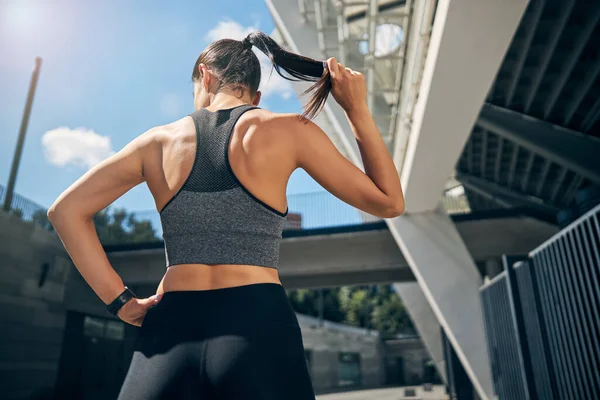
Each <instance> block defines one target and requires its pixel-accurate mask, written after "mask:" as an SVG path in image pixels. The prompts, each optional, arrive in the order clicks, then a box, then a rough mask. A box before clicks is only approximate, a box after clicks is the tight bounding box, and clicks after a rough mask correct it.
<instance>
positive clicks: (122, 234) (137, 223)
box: [94, 207, 160, 245]
mask: <svg viewBox="0 0 600 400" xmlns="http://www.w3.org/2000/svg"><path fill="white" fill-rule="evenodd" d="M94 225H95V226H96V232H97V233H98V238H99V239H100V241H101V242H102V244H105V245H107V244H122V243H147V242H153V241H157V240H160V238H159V237H158V236H157V235H156V230H155V229H154V227H153V226H152V222H151V221H148V220H138V219H137V218H136V217H135V214H133V213H128V212H127V211H126V210H125V209H122V208H119V209H115V210H113V211H112V212H111V210H110V209H109V208H108V207H107V208H105V209H104V210H102V211H100V212H98V213H96V215H94Z"/></svg>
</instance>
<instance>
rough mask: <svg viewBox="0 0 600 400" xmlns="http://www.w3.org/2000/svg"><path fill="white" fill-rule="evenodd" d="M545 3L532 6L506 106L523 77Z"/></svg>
mask: <svg viewBox="0 0 600 400" xmlns="http://www.w3.org/2000/svg"><path fill="white" fill-rule="evenodd" d="M545 3H546V1H545V0H540V1H538V2H536V3H535V5H533V6H532V7H535V9H534V10H533V12H532V16H531V20H530V21H529V24H528V25H527V28H528V29H529V30H528V31H527V34H526V36H525V39H524V40H523V42H524V43H523V48H522V49H521V53H520V54H519V59H518V60H517V63H516V65H515V66H514V67H513V75H512V80H511V82H510V85H509V87H508V92H507V94H506V102H505V106H506V108H510V105H511V103H512V99H513V96H514V94H515V91H516V90H515V89H516V88H517V83H518V82H519V79H520V78H521V71H523V65H525V59H526V58H527V55H528V54H529V49H530V48H531V42H532V41H533V37H534V36H535V32H536V30H537V26H538V23H539V21H540V16H541V15H542V10H543V9H544V5H545Z"/></svg>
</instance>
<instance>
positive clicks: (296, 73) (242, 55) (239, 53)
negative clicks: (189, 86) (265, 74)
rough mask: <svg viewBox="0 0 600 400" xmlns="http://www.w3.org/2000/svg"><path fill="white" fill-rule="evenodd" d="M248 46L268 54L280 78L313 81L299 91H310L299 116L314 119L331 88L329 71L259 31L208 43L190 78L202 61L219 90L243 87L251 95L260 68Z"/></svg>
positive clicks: (255, 88)
mask: <svg viewBox="0 0 600 400" xmlns="http://www.w3.org/2000/svg"><path fill="white" fill-rule="evenodd" d="M252 46H255V47H257V48H258V49H259V50H260V51H262V52H263V53H265V54H266V55H267V56H268V57H269V59H270V60H271V62H272V63H273V67H274V68H275V71H277V73H278V74H279V75H281V76H282V77H283V78H285V79H287V80H290V81H309V82H315V83H314V84H313V85H311V86H310V87H309V88H308V89H307V90H306V91H304V92H303V93H302V95H304V94H307V93H311V92H312V94H311V97H310V99H309V101H308V102H307V103H306V105H305V107H304V113H303V114H302V116H303V117H306V118H309V119H312V118H314V117H315V116H316V115H317V114H318V113H319V111H321V109H322V108H323V106H324V105H325V101H326V100H327V96H328V95H329V92H330V91H331V78H330V76H329V71H328V70H327V68H325V67H324V65H323V62H322V61H317V60H313V59H312V58H308V57H304V56H301V55H299V54H294V53H290V52H288V51H286V50H284V49H283V48H282V47H281V46H279V44H277V42H276V41H275V40H273V39H272V38H271V37H269V36H268V35H266V34H265V33H263V32H258V31H257V32H252V33H250V34H249V35H248V36H247V37H246V38H245V39H244V40H242V41H239V40H233V39H221V40H217V41H216V42H213V43H211V44H210V45H208V47H207V48H206V49H205V50H204V51H203V52H202V54H200V57H198V60H196V64H195V65H194V71H193V72H192V80H198V79H200V71H199V69H198V66H199V65H200V64H205V65H206V66H208V67H210V68H212V70H213V71H214V72H215V74H216V76H217V78H218V79H219V81H220V83H221V84H220V86H219V89H220V88H221V87H228V88H230V89H232V90H240V91H242V92H243V90H244V89H245V88H247V89H248V90H250V94H251V95H254V94H256V92H257V91H258V85H259V84H260V75H261V71H260V62H259V61H258V57H256V54H254V52H253V51H252V50H251V48H252Z"/></svg>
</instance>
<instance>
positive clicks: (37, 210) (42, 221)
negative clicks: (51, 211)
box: [0, 185, 52, 230]
mask: <svg viewBox="0 0 600 400" xmlns="http://www.w3.org/2000/svg"><path fill="white" fill-rule="evenodd" d="M5 197H6V188H5V187H4V186H2V185H0V204H1V205H3V204H4V199H5ZM46 212H47V209H46V208H44V207H42V206H41V205H39V204H37V203H36V202H34V201H32V200H29V199H28V198H26V197H23V196H21V195H20V194H17V193H14V194H13V197H12V200H11V202H10V208H9V210H8V213H9V214H11V215H15V216H17V217H19V218H21V219H22V220H23V221H28V222H33V223H35V224H37V225H39V226H41V227H42V228H44V229H46V230H52V225H51V224H50V221H48V217H47V216H46Z"/></svg>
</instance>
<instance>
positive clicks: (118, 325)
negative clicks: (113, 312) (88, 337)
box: [106, 321, 125, 340]
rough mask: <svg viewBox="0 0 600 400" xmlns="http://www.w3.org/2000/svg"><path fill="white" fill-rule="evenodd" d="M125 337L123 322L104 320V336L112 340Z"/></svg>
mask: <svg viewBox="0 0 600 400" xmlns="http://www.w3.org/2000/svg"><path fill="white" fill-rule="evenodd" d="M124 337H125V323H123V322H120V321H107V322H106V338H107V339H113V340H123V338H124Z"/></svg>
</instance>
